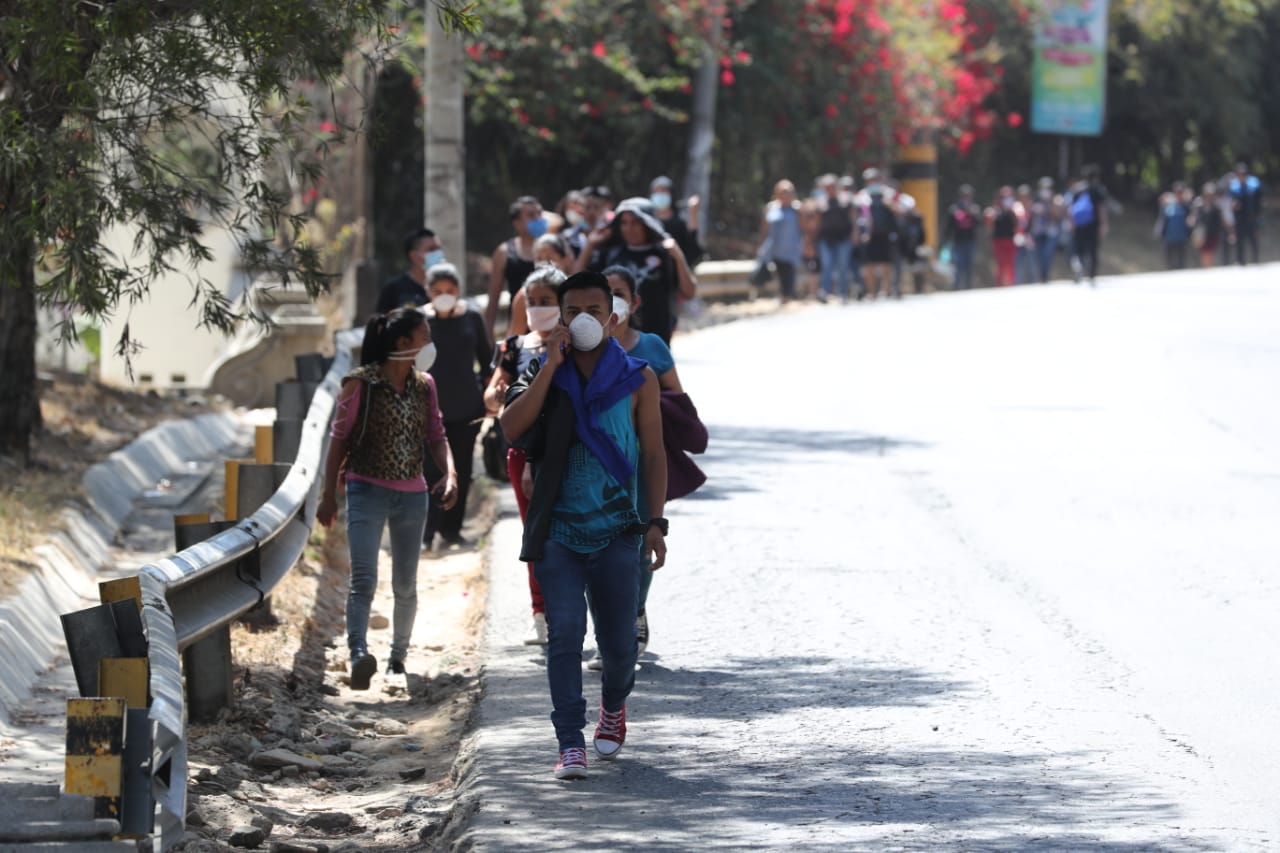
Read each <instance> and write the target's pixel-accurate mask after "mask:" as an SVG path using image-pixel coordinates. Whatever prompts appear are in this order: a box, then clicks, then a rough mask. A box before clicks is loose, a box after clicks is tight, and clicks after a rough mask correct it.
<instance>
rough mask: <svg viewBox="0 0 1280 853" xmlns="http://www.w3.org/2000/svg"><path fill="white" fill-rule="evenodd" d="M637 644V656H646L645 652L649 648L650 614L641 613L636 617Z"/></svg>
mask: <svg viewBox="0 0 1280 853" xmlns="http://www.w3.org/2000/svg"><path fill="white" fill-rule="evenodd" d="M636 643H637V645H638V649H637V651H636V654H638V655H642V654H644V650H645V649H646V648H648V646H649V614H647V613H641V614H640V615H639V616H637V617H636Z"/></svg>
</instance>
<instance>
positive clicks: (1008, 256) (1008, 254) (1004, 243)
mask: <svg viewBox="0 0 1280 853" xmlns="http://www.w3.org/2000/svg"><path fill="white" fill-rule="evenodd" d="M991 253H992V254H993V255H995V257H996V284H997V285H999V286H1000V287H1008V286H1009V285H1011V284H1013V268H1014V258H1016V257H1017V254H1018V247H1017V246H1015V245H1014V243H1013V240H1012V239H1009V240H1006V239H1003V238H1001V239H997V240H992V241H991Z"/></svg>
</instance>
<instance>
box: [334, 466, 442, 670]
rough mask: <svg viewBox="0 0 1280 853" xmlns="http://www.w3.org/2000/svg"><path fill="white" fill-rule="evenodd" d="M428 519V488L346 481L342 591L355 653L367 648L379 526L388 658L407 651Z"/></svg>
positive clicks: (399, 657) (349, 638)
mask: <svg viewBox="0 0 1280 853" xmlns="http://www.w3.org/2000/svg"><path fill="white" fill-rule="evenodd" d="M426 524H427V493H426V492H401V491H397V490H396V489H388V488H386V487H385V486H378V485H375V484H373V483H366V482H363V481H361V480H349V481H348V482H347V542H348V544H349V546H350V549H351V588H350V590H349V591H348V592H347V647H348V648H349V649H350V650H351V657H352V658H356V657H359V656H360V655H362V654H364V653H365V652H366V651H367V650H368V640H367V637H366V635H367V634H368V633H369V608H370V607H372V606H373V594H374V593H375V592H376V591H377V589H378V551H379V549H380V548H381V545H382V529H383V527H384V526H386V527H388V528H389V529H390V531H391V591H392V593H393V594H394V595H395V608H394V609H393V611H392V615H391V625H392V628H391V658H392V659H393V660H404V659H405V656H406V655H407V654H408V653H409V638H410V637H411V636H412V634H413V620H414V618H415V617H416V616H417V615H418V552H419V549H420V548H421V546H422V530H423V528H424V527H426Z"/></svg>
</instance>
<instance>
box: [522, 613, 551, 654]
mask: <svg viewBox="0 0 1280 853" xmlns="http://www.w3.org/2000/svg"><path fill="white" fill-rule="evenodd" d="M524 644H525V645H526V646H545V645H546V644H547V614H545V613H535V614H533V636H532V637H530V638H529V639H527V640H525V641H524Z"/></svg>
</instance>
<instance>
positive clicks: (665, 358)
mask: <svg viewBox="0 0 1280 853" xmlns="http://www.w3.org/2000/svg"><path fill="white" fill-rule="evenodd" d="M627 355H629V356H631V357H632V358H638V359H640V360H642V361H647V362H649V367H651V368H652V369H653V372H654V375H656V376H661V375H662V374H664V373H666V372H667V371H668V370H670V369H671V368H673V367H675V366H676V360H675V359H674V358H673V357H672V356H671V347H669V346H667V342H666V341H664V340H663V339H662V338H660V337H658V336H657V335H655V334H653V333H652V332H641V333H640V340H638V341H636V345H635V346H633V347H632V348H631V349H629V350H627Z"/></svg>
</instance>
